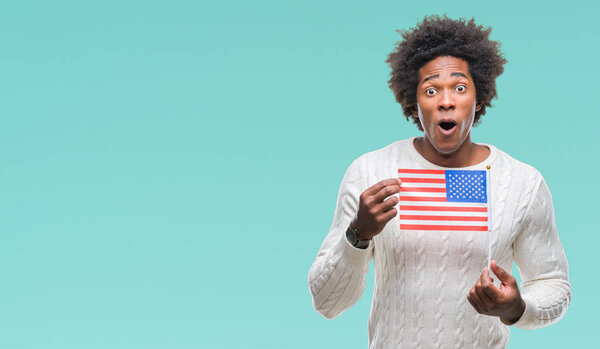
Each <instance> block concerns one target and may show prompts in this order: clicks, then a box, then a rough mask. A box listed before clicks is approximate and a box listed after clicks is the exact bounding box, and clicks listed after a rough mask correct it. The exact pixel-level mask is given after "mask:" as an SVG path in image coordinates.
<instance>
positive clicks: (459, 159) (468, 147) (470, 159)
mask: <svg viewBox="0 0 600 349" xmlns="http://www.w3.org/2000/svg"><path fill="white" fill-rule="evenodd" d="M414 147H415V149H416V150H417V152H418V153H419V154H421V156H422V157H424V158H425V159H426V160H427V161H429V162H431V163H433V164H435V165H438V166H442V167H467V166H472V165H476V164H478V163H480V162H482V161H483V160H485V159H486V158H487V157H488V155H489V154H490V150H489V149H488V148H487V147H484V146H481V145H477V144H475V143H472V142H471V137H470V136H469V138H467V139H465V141H464V142H463V144H462V145H461V146H460V147H459V148H458V149H457V150H456V151H455V152H453V153H451V154H441V153H439V152H438V151H437V150H436V149H435V148H434V147H433V145H432V144H431V143H430V142H429V140H428V139H427V137H418V138H415V141H414Z"/></svg>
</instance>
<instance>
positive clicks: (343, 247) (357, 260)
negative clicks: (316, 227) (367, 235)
mask: <svg viewBox="0 0 600 349" xmlns="http://www.w3.org/2000/svg"><path fill="white" fill-rule="evenodd" d="M336 249H337V250H338V251H339V252H340V254H341V255H342V256H343V257H342V258H343V259H345V260H346V262H347V263H349V264H353V265H357V266H358V265H359V266H363V265H365V264H366V263H369V259H370V258H371V250H372V249H373V240H371V242H369V246H367V248H365V249H362V248H356V247H354V246H352V245H351V244H350V241H348V239H347V238H346V234H342V236H341V239H340V240H339V241H338V243H337V245H336Z"/></svg>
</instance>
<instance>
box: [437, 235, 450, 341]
mask: <svg viewBox="0 0 600 349" xmlns="http://www.w3.org/2000/svg"><path fill="white" fill-rule="evenodd" d="M439 243H440V245H441V249H440V253H439V255H438V258H437V263H438V271H439V273H438V283H437V285H436V287H437V289H438V290H439V291H438V292H436V293H437V296H436V301H435V309H436V312H435V314H434V317H435V320H436V323H437V326H436V327H435V329H434V330H433V334H434V336H435V347H436V348H442V347H443V346H444V337H443V335H442V332H443V331H444V324H445V321H444V318H445V316H446V313H445V312H444V293H443V292H441V290H443V289H445V288H446V275H447V273H448V252H449V249H450V236H449V233H448V232H447V231H446V232H443V233H442V235H441V237H440V240H439Z"/></svg>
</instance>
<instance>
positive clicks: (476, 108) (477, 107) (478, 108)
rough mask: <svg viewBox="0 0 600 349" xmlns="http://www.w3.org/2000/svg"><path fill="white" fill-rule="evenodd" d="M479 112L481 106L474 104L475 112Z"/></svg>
mask: <svg viewBox="0 0 600 349" xmlns="http://www.w3.org/2000/svg"><path fill="white" fill-rule="evenodd" d="M480 110H481V104H479V103H477V104H475V111H480Z"/></svg>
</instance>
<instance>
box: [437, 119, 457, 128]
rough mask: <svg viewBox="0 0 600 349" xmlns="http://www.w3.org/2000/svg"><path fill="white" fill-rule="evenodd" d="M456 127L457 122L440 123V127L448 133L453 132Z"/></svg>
mask: <svg viewBox="0 0 600 349" xmlns="http://www.w3.org/2000/svg"><path fill="white" fill-rule="evenodd" d="M455 126H456V122H454V121H450V120H448V121H442V122H440V127H441V128H442V129H444V130H446V131H450V130H452V129H453V128H454V127H455Z"/></svg>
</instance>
